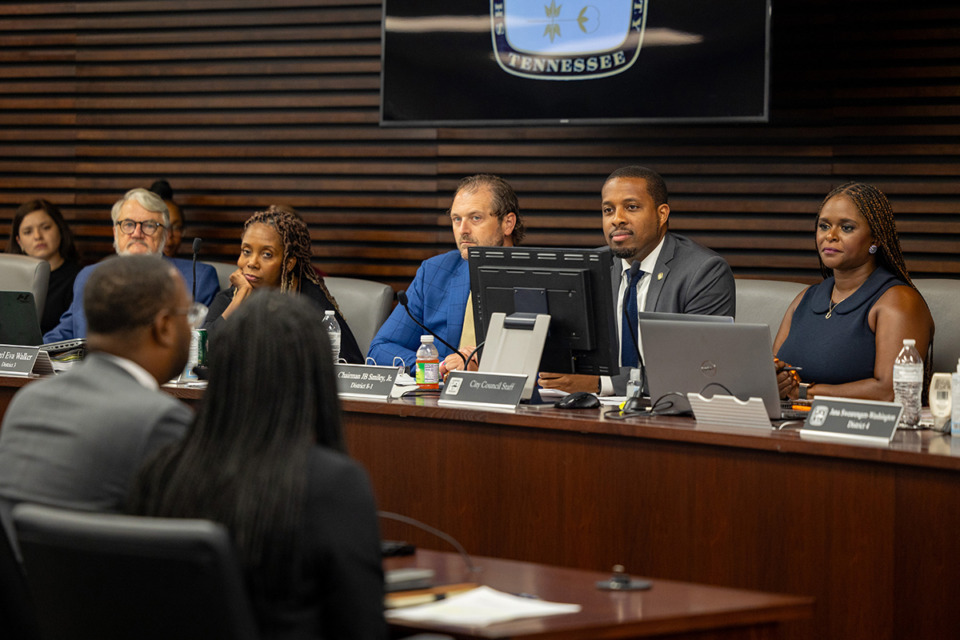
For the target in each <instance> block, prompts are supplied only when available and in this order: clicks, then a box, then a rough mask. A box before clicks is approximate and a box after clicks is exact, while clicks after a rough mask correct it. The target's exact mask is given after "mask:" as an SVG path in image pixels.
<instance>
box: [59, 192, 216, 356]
mask: <svg viewBox="0 0 960 640" xmlns="http://www.w3.org/2000/svg"><path fill="white" fill-rule="evenodd" d="M110 217H111V219H112V220H113V247H114V249H115V250H116V252H117V255H121V256H128V255H158V256H159V255H162V254H163V248H164V246H165V243H166V241H167V235H168V233H169V230H170V213H169V211H168V210H167V205H166V204H165V203H164V201H163V200H162V199H161V198H160V196H158V195H157V194H155V193H153V192H152V191H147V190H146V189H131V190H130V191H128V192H127V193H126V194H124V196H123V197H122V198H120V200H118V201H117V202H116V203H115V204H114V205H113V209H112V210H111V211H110ZM131 223H133V230H132V231H131V232H130V233H127V232H125V231H124V230H123V226H124V225H125V224H126V225H130V224H131ZM143 223H147V225H148V231H145V230H144V227H143ZM154 224H155V225H156V226H155V227H153V226H150V225H154ZM160 225H162V226H160ZM167 260H169V262H170V263H171V264H172V265H173V266H175V267H176V268H177V270H178V271H179V272H180V275H181V277H182V278H183V280H184V282H186V286H187V291H189V292H192V291H193V262H192V261H190V260H185V259H183V258H167ZM99 267H100V264H94V265H90V266H87V267H84V268H83V269H81V271H80V273H78V274H77V279H76V280H74V282H73V302H72V303H71V304H70V306H69V307H68V308H67V310H66V311H64V312H63V315H62V316H60V322H59V323H58V324H57V326H56V327H54V328H53V329H51V330H50V331H48V332H47V333H46V334H44V336H43V340H44V342H56V341H58V340H70V339H75V338H85V337H86V336H87V319H86V316H85V315H84V313H83V290H84V287H86V285H87V280H89V279H90V275H91V274H92V273H93V272H94V271H95V270H96V269H97V268H99ZM219 291H220V281H219V279H218V278H217V271H216V269H214V268H213V267H211V266H210V265H208V264H202V263H197V301H198V302H202V303H203V304H205V305H207V306H210V303H211V302H213V298H214V296H216V295H217V293H219Z"/></svg>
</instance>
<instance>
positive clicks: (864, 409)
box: [800, 398, 903, 444]
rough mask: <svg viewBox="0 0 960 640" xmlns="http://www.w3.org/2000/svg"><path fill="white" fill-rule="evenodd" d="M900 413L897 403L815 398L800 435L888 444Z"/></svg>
mask: <svg viewBox="0 0 960 640" xmlns="http://www.w3.org/2000/svg"><path fill="white" fill-rule="evenodd" d="M901 413H903V407H901V406H900V405H899V404H897V403H896V402H879V401H876V400H857V399H855V398H831V399H827V398H814V399H813V402H812V404H811V405H810V415H808V416H807V420H806V422H804V424H803V428H802V429H800V435H801V436H808V437H810V436H812V437H816V438H823V437H827V438H843V439H847V440H858V441H861V442H873V443H876V444H890V441H891V440H892V439H893V434H894V433H895V432H896V430H897V424H899V423H900V414H901Z"/></svg>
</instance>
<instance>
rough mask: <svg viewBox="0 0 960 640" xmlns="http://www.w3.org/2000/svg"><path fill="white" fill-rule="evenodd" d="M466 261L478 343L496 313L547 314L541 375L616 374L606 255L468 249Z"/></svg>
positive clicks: (597, 252)
mask: <svg viewBox="0 0 960 640" xmlns="http://www.w3.org/2000/svg"><path fill="white" fill-rule="evenodd" d="M468 259H469V261H470V289H471V291H472V292H473V309H474V312H473V313H474V325H475V327H476V332H477V339H478V340H481V339H483V337H485V336H486V335H487V328H488V327H489V326H490V320H491V316H492V314H494V313H498V312H499V313H504V314H506V315H507V317H508V320H509V319H510V316H511V314H514V313H531V314H536V313H542V314H549V315H550V328H549V332H548V334H547V339H546V344H545V346H544V349H543V355H542V357H541V360H540V370H541V371H552V372H556V373H580V374H587V375H615V374H617V373H619V372H620V362H619V347H618V343H617V338H616V329H615V326H616V324H615V322H614V307H613V301H612V289H611V281H610V266H611V261H612V256H611V254H610V252H609V251H608V250H604V249H547V248H527V247H470V250H469V252H468Z"/></svg>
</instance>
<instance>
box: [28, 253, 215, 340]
mask: <svg viewBox="0 0 960 640" xmlns="http://www.w3.org/2000/svg"><path fill="white" fill-rule="evenodd" d="M164 259H165V260H169V261H170V262H172V263H173V266H175V267H176V268H177V271H179V272H180V274H181V275H182V276H183V280H184V282H186V283H187V291H189V292H192V291H193V261H192V260H187V259H185V258H164ZM99 265H100V263H97V264H92V265H90V266H88V267H84V268H83V269H81V270H80V273H78V274H77V279H76V280H74V281H73V302H71V303H70V306H69V307H68V308H67V310H66V311H64V312H63V315H62V316H60V323H59V324H58V325H57V326H56V327H54V328H53V329H51V330H50V331H48V332H47V333H46V334H44V336H43V341H44V342H57V341H58V340H72V339H76V338H86V337H87V316H86V315H84V313H83V288H84V287H85V286H87V280H88V279H89V278H90V274H92V273H93V270H94V269H96V268H97V267H98V266H99ZM219 291H220V280H219V278H217V270H216V269H214V268H213V267H211V266H210V265H208V264H202V263H200V262H198V263H197V300H198V301H199V302H202V303H203V304H205V305H207V306H208V307H209V306H210V303H211V302H213V298H214V296H216V295H217V293H218V292H219Z"/></svg>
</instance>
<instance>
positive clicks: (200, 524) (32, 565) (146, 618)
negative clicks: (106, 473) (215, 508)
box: [13, 504, 259, 640]
mask: <svg viewBox="0 0 960 640" xmlns="http://www.w3.org/2000/svg"><path fill="white" fill-rule="evenodd" d="M13 520H14V525H15V527H16V533H17V539H18V541H19V544H20V551H21V554H22V556H23V565H24V569H25V571H26V576H27V584H28V586H29V589H30V593H31V594H32V596H33V600H34V603H35V604H36V610H37V615H38V619H39V627H40V633H41V636H42V638H43V640H60V639H64V640H66V639H68V638H69V639H70V640H75V639H76V638H98V639H99V640H121V639H122V640H128V639H129V638H137V639H138V640H170V639H172V638H176V639H178V640H193V639H197V640H201V639H202V640H217V639H220V638H222V639H224V640H226V639H229V640H255V639H256V638H257V637H258V635H259V633H258V631H257V626H256V622H255V620H254V617H253V613H252V609H251V606H250V603H249V601H248V598H247V595H246V592H245V590H244V585H243V577H242V575H241V572H240V569H239V565H238V563H237V559H236V556H235V554H234V551H233V546H232V544H231V542H230V538H229V536H228V534H227V531H226V529H224V527H222V526H221V525H218V524H215V523H212V522H207V521H204V520H177V519H161V518H141V517H134V516H124V515H115V514H93V513H85V512H76V511H68V510H64V509H55V508H51V507H43V506H39V505H31V504H19V505H17V506H16V507H14V510H13Z"/></svg>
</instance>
